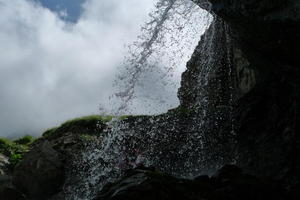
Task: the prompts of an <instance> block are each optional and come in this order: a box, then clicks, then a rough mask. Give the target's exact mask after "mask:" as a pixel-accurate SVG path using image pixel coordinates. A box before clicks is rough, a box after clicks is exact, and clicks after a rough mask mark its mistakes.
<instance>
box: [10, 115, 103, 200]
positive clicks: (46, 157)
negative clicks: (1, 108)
mask: <svg viewBox="0 0 300 200" xmlns="http://www.w3.org/2000/svg"><path fill="white" fill-rule="evenodd" d="M99 119H100V117H98V116H89V117H85V118H79V119H75V120H71V121H68V122H66V123H64V124H63V125H62V126H60V127H58V128H54V129H51V130H48V131H46V134H44V137H42V138H39V139H38V140H36V141H35V142H34V143H33V144H32V146H31V149H30V151H29V152H28V153H26V154H25V155H24V157H23V159H22V160H21V162H20V163H19V164H18V165H17V166H16V167H15V169H14V173H13V177H14V185H15V186H16V187H17V188H18V189H20V190H21V191H22V192H23V193H24V194H26V196H27V197H28V198H29V199H30V200H43V199H49V198H52V199H64V194H63V192H62V191H63V184H65V181H66V180H65V178H66V177H65V176H66V173H67V172H68V171H70V170H72V162H74V161H75V160H76V157H77V155H78V153H79V152H80V151H81V150H82V148H83V147H84V145H85V144H86V142H88V141H89V140H92V139H93V136H92V135H93V134H99V132H98V131H100V133H101V131H102V130H103V126H104V122H102V121H100V122H99Z"/></svg>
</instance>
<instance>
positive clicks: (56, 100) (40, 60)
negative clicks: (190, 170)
mask: <svg viewBox="0 0 300 200" xmlns="http://www.w3.org/2000/svg"><path fill="white" fill-rule="evenodd" d="M154 3H155V0H142V1H141V0H72V1H71V0H0V44H1V45H0V99H1V100H0V136H6V137H16V136H21V135H25V134H32V135H41V133H42V132H43V131H44V130H46V129H47V128H51V127H53V126H57V125H59V124H60V123H62V122H64V121H65V120H68V119H72V118H75V117H80V116H85V115H90V114H99V105H100V104H101V105H104V106H107V107H108V108H107V109H108V110H109V106H111V102H109V101H110V100H109V97H110V95H112V93H113V90H114V87H113V82H114V79H115V77H116V74H117V73H118V71H119V70H120V67H122V64H123V62H124V55H125V54H126V48H124V47H125V46H126V45H127V44H130V43H132V42H134V41H135V40H136V38H137V36H138V35H139V34H140V27H141V25H143V23H145V21H147V19H148V13H149V12H150V11H151V10H152V9H153V5H154ZM197 40H199V39H198V37H197V38H196V40H195V41H197ZM194 43H195V44H193V45H196V42H194ZM191 53H192V51H191V52H189V54H191ZM184 62H186V61H184ZM182 71H184V65H181V69H179V70H178V71H177V74H175V76H172V77H173V78H171V80H169V81H171V82H174V84H168V85H167V86H165V87H162V86H161V85H159V82H160V81H161V80H158V77H159V76H158V73H159V70H158V72H157V73H154V72H151V73H149V77H150V78H149V77H148V78H145V82H146V84H147V83H148V86H147V87H146V91H145V90H143V92H144V93H145V94H149V93H151V94H153V95H154V96H155V95H156V96H161V95H163V101H161V99H160V100H152V101H150V102H147V105H148V106H145V104H144V102H143V99H147V96H144V97H143V98H140V100H137V101H136V106H135V107H136V108H137V109H136V110H135V111H136V113H137V114H142V113H144V114H149V113H150V114H153V111H154V110H155V109H154V108H157V109H156V110H155V112H157V113H160V112H165V111H166V110H168V109H170V108H172V107H176V106H177V105H178V99H177V94H176V91H177V88H178V87H179V83H180V74H181V72H182ZM151 77H152V78H151ZM154 80H157V81H154ZM147 81H148V82H147ZM174 85H175V87H174ZM153 95H152V96H153ZM158 105H159V106H158ZM151 112H152V113H151ZM155 112H154V113H155Z"/></svg>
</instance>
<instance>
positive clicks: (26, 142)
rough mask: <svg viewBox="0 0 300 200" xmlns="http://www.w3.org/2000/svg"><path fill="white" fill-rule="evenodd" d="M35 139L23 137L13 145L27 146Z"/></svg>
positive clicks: (29, 136) (27, 136) (28, 136)
mask: <svg viewBox="0 0 300 200" xmlns="http://www.w3.org/2000/svg"><path fill="white" fill-rule="evenodd" d="M34 140H35V138H34V137H33V136H31V135H25V136H23V137H21V138H19V139H16V140H14V143H16V144H23V145H29V144H31V143H33V142H34Z"/></svg>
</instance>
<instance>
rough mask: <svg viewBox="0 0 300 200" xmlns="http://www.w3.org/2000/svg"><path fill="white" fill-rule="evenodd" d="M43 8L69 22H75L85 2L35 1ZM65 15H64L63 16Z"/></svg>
mask: <svg viewBox="0 0 300 200" xmlns="http://www.w3.org/2000/svg"><path fill="white" fill-rule="evenodd" d="M37 1H39V2H40V3H41V4H42V5H43V6H44V7H46V8H49V9H50V10H51V11H53V12H56V13H58V14H59V16H60V17H61V18H62V19H64V20H66V21H69V22H74V23H75V22H77V20H78V19H79V17H80V15H81V13H82V4H83V3H84V2H85V1H86V0H37ZM65 14H66V15H65Z"/></svg>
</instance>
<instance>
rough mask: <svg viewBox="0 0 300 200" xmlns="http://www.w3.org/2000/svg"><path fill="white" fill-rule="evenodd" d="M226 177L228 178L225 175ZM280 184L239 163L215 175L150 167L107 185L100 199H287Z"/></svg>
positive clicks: (98, 198)
mask: <svg viewBox="0 0 300 200" xmlns="http://www.w3.org/2000/svg"><path fill="white" fill-rule="evenodd" d="M225 177H226V179H224V178H225ZM287 198H288V197H287V194H286V191H285V190H284V189H283V188H282V187H281V185H280V184H275V183H274V182H273V181H268V180H263V179H259V178H256V177H254V176H250V175H246V174H244V173H242V171H241V170H240V169H239V168H238V167H236V166H229V165H228V166H225V167H224V168H222V169H220V171H219V172H218V173H216V174H215V175H214V176H213V177H212V178H209V177H208V176H201V177H197V178H196V179H194V180H186V179H180V178H175V177H172V176H170V175H167V174H164V173H161V172H158V171H155V170H149V169H146V168H144V169H141V168H140V169H134V170H131V171H128V172H127V174H126V175H125V176H124V177H123V178H122V179H120V180H119V181H117V182H115V183H111V184H108V185H106V186H105V187H104V188H103V190H102V191H101V192H100V194H99V195H98V197H97V198H96V200H104V199H105V200H110V199H111V200H123V199H124V200H125V199H132V200H134V199H146V200H156V199H160V200H171V199H185V200H203V199H207V200H225V199H226V200H228V199H230V200H240V199H243V200H248V199H249V200H260V199H261V200H263V199H274V200H284V199H287Z"/></svg>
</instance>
